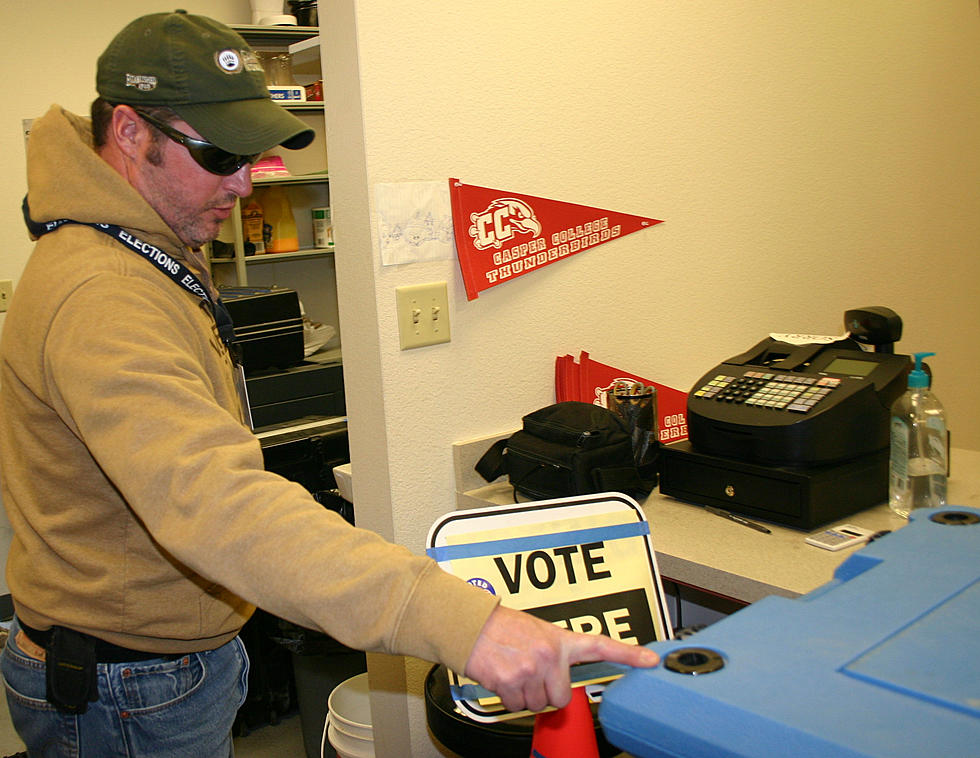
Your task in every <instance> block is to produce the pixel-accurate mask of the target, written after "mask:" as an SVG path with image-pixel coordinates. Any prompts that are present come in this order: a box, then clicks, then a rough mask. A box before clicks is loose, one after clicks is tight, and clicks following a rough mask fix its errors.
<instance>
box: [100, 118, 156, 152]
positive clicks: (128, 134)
mask: <svg viewBox="0 0 980 758" xmlns="http://www.w3.org/2000/svg"><path fill="white" fill-rule="evenodd" d="M107 137H108V141H109V142H111V143H112V144H113V145H114V146H115V148H116V150H118V151H119V152H120V153H122V154H123V155H125V156H126V157H127V158H128V159H129V160H137V159H138V158H140V157H141V156H142V155H143V154H144V153H145V151H146V144H147V142H149V141H150V140H151V139H152V135H151V134H150V125H149V124H147V123H146V122H145V121H144V120H143V119H141V118H140V117H139V115H138V114H137V113H136V111H135V110H133V109H132V108H131V107H130V106H128V105H117V106H116V107H115V108H114V109H113V111H112V119H111V120H110V122H109V134H108V135H107Z"/></svg>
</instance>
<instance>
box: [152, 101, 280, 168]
mask: <svg viewBox="0 0 980 758" xmlns="http://www.w3.org/2000/svg"><path fill="white" fill-rule="evenodd" d="M136 114H137V115H138V116H139V117H140V118H141V119H143V120H144V121H146V122H147V123H149V124H152V125H153V126H155V127H156V128H157V129H159V130H160V131H161V132H163V133H164V134H165V135H166V136H167V137H169V138H170V139H172V140H173V141H174V142H176V143H178V144H180V145H183V146H184V147H186V148H187V152H188V153H190V154H191V158H193V159H194V160H195V161H197V163H198V165H199V166H201V167H202V168H203V169H204V170H205V171H210V172H211V173H212V174H217V175H218V176H231V175H232V174H234V173H235V172H236V171H238V169H240V168H241V167H242V166H244V165H245V164H246V163H255V161H257V160H258V158H259V156H260V155H261V154H262V153H255V154H254V155H237V154H235V153H229V152H228V151H227V150H222V149H221V148H220V147H218V146H217V145H213V144H211V143H210V142H208V141H207V140H203V139H197V138H196V137H190V136H188V135H186V134H184V133H183V132H178V131H177V130H176V129H174V128H173V127H172V126H170V125H169V124H165V123H164V122H162V121H159V120H157V119H155V118H153V117H152V116H148V115H146V114H145V113H143V112H142V111H136Z"/></svg>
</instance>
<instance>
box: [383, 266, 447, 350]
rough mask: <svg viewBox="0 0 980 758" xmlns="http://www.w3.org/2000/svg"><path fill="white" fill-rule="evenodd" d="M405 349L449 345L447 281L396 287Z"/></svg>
mask: <svg viewBox="0 0 980 758" xmlns="http://www.w3.org/2000/svg"><path fill="white" fill-rule="evenodd" d="M395 308H396V310H397V313H398V337H399V342H400V344H401V349H402V350H410V349H412V348H415V347H425V346H426V345H438V344H439V343H441V342H449V338H450V331H449V295H448V292H447V288H446V283H445V282H431V283H430V284H413V285H409V286H406V287H396V288H395Z"/></svg>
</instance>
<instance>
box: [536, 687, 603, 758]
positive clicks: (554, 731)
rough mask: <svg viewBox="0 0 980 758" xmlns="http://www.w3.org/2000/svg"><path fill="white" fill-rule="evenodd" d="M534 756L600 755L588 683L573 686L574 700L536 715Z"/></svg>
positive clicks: (578, 757) (593, 757)
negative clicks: (587, 689)
mask: <svg viewBox="0 0 980 758" xmlns="http://www.w3.org/2000/svg"><path fill="white" fill-rule="evenodd" d="M531 758H599V744H598V743H597V742H596V738H595V726H594V725H593V723H592V709H591V708H589V698H588V696H587V695H586V694H585V688H584V687H575V688H574V689H573V690H572V701H571V702H570V703H569V704H568V705H566V706H565V707H564V708H560V709H558V710H557V711H547V712H546V713H539V714H538V715H537V716H535V717H534V735H533V737H532V738H531Z"/></svg>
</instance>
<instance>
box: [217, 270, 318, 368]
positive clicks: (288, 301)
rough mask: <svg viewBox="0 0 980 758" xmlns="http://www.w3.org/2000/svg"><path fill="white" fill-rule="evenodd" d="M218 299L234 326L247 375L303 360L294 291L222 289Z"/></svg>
mask: <svg viewBox="0 0 980 758" xmlns="http://www.w3.org/2000/svg"><path fill="white" fill-rule="evenodd" d="M221 300H222V302H224V304H225V307H226V308H227V309H228V313H229V314H231V320H232V323H233V324H234V325H235V342H236V344H237V345H238V346H239V348H240V349H241V355H242V365H243V366H244V367H245V372H246V373H251V372H253V371H257V370H259V369H265V368H270V367H278V368H285V367H287V366H292V365H295V364H297V363H299V362H300V361H302V360H303V316H302V314H301V313H300V307H299V295H298V294H297V293H296V291H295V290H290V289H285V288H280V287H225V288H222V290H221Z"/></svg>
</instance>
